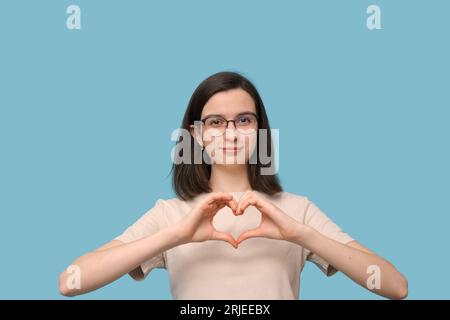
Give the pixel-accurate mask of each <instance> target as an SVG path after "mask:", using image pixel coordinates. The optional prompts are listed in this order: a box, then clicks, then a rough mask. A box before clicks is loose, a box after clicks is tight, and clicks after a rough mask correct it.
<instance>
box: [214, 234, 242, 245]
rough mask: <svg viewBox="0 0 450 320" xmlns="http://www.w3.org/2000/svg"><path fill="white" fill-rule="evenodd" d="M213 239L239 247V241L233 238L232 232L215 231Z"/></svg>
mask: <svg viewBox="0 0 450 320" xmlns="http://www.w3.org/2000/svg"><path fill="white" fill-rule="evenodd" d="M212 240H221V241H225V242H228V243H229V244H231V245H232V246H233V247H234V248H235V249H237V247H238V242H237V241H236V240H235V239H234V238H233V236H232V235H231V234H230V233H223V232H218V231H214V233H213V236H212Z"/></svg>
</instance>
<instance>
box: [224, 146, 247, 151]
mask: <svg viewBox="0 0 450 320" xmlns="http://www.w3.org/2000/svg"><path fill="white" fill-rule="evenodd" d="M241 149H242V148H238V147H234V148H222V150H223V151H239V150H241Z"/></svg>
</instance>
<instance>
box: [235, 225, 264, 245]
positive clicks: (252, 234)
mask: <svg viewBox="0 0 450 320" xmlns="http://www.w3.org/2000/svg"><path fill="white" fill-rule="evenodd" d="M263 236H264V235H263V234H262V232H261V229H260V228H255V229H251V230H247V231H244V232H243V233H241V234H240V235H239V237H238V238H237V240H236V242H237V243H238V245H239V244H240V243H241V242H242V241H244V240H247V239H249V238H258V237H263Z"/></svg>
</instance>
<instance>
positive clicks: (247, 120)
mask: <svg viewBox="0 0 450 320" xmlns="http://www.w3.org/2000/svg"><path fill="white" fill-rule="evenodd" d="M250 122H251V121H250V118H249V117H242V118H239V120H238V123H240V124H243V125H248V124H249V123H250Z"/></svg>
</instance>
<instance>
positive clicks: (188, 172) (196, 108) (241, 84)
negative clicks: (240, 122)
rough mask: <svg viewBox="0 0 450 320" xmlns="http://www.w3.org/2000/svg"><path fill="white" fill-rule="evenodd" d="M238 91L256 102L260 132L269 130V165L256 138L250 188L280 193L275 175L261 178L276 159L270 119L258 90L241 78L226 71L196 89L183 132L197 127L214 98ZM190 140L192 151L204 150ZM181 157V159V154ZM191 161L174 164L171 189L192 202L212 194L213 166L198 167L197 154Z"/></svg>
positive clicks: (202, 164)
mask: <svg viewBox="0 0 450 320" xmlns="http://www.w3.org/2000/svg"><path fill="white" fill-rule="evenodd" d="M237 88H241V89H243V90H245V91H246V92H247V93H248V94H249V95H250V96H251V97H252V98H253V101H254V103H255V107H256V115H257V118H258V129H267V139H266V141H267V146H266V150H267V156H268V157H270V162H269V163H268V164H264V165H263V164H261V162H260V159H259V158H260V157H259V152H258V148H259V135H257V136H258V141H257V144H256V149H255V151H254V152H256V154H257V159H256V163H249V164H248V171H247V174H248V179H249V183H250V186H251V187H252V189H253V190H256V191H260V192H264V193H266V194H269V195H273V194H275V193H277V192H281V191H282V190H283V189H282V187H281V185H280V182H279V179H278V176H277V175H276V174H264V175H262V174H261V168H262V167H269V166H271V165H273V163H272V162H273V158H274V155H273V154H272V146H273V145H272V138H271V132H270V126H269V119H268V118H267V114H266V110H265V108H264V104H263V102H262V100H261V97H260V95H259V93H258V91H257V90H256V88H255V86H254V85H253V84H252V83H251V82H250V81H249V80H248V79H247V78H245V77H244V76H242V75H241V74H239V73H236V72H229V71H224V72H218V73H216V74H213V75H212V76H210V77H208V78H206V79H205V80H203V81H202V82H201V83H200V84H199V85H198V87H197V88H196V89H195V91H194V93H193V94H192V96H191V99H190V100H189V104H188V106H187V110H186V112H185V114H184V117H183V121H182V124H181V128H182V129H185V130H189V128H190V125H191V124H194V121H199V120H200V117H201V113H202V110H203V108H204V106H205V104H206V103H207V101H208V100H209V99H210V98H211V97H212V96H213V95H214V94H216V93H218V92H221V91H227V90H231V89H237ZM189 137H190V140H191V141H190V145H191V150H194V148H201V146H200V145H199V144H198V142H197V141H196V140H195V139H194V138H193V137H192V136H191V135H189ZM181 140H182V138H181V136H180V137H179V138H178V142H177V143H179V142H180V141H181ZM180 155H181V156H182V150H181V153H180ZM191 158H192V159H191V161H190V162H189V163H184V162H182V163H178V164H176V163H175V162H174V164H173V166H172V172H173V174H172V187H173V189H174V191H175V193H176V195H177V197H179V198H180V199H182V200H190V199H192V198H194V197H195V196H197V195H199V194H201V193H205V192H211V191H212V190H211V188H210V186H209V178H210V175H211V165H210V164H208V163H205V161H202V163H201V164H195V163H194V152H191ZM253 162H255V161H253Z"/></svg>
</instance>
